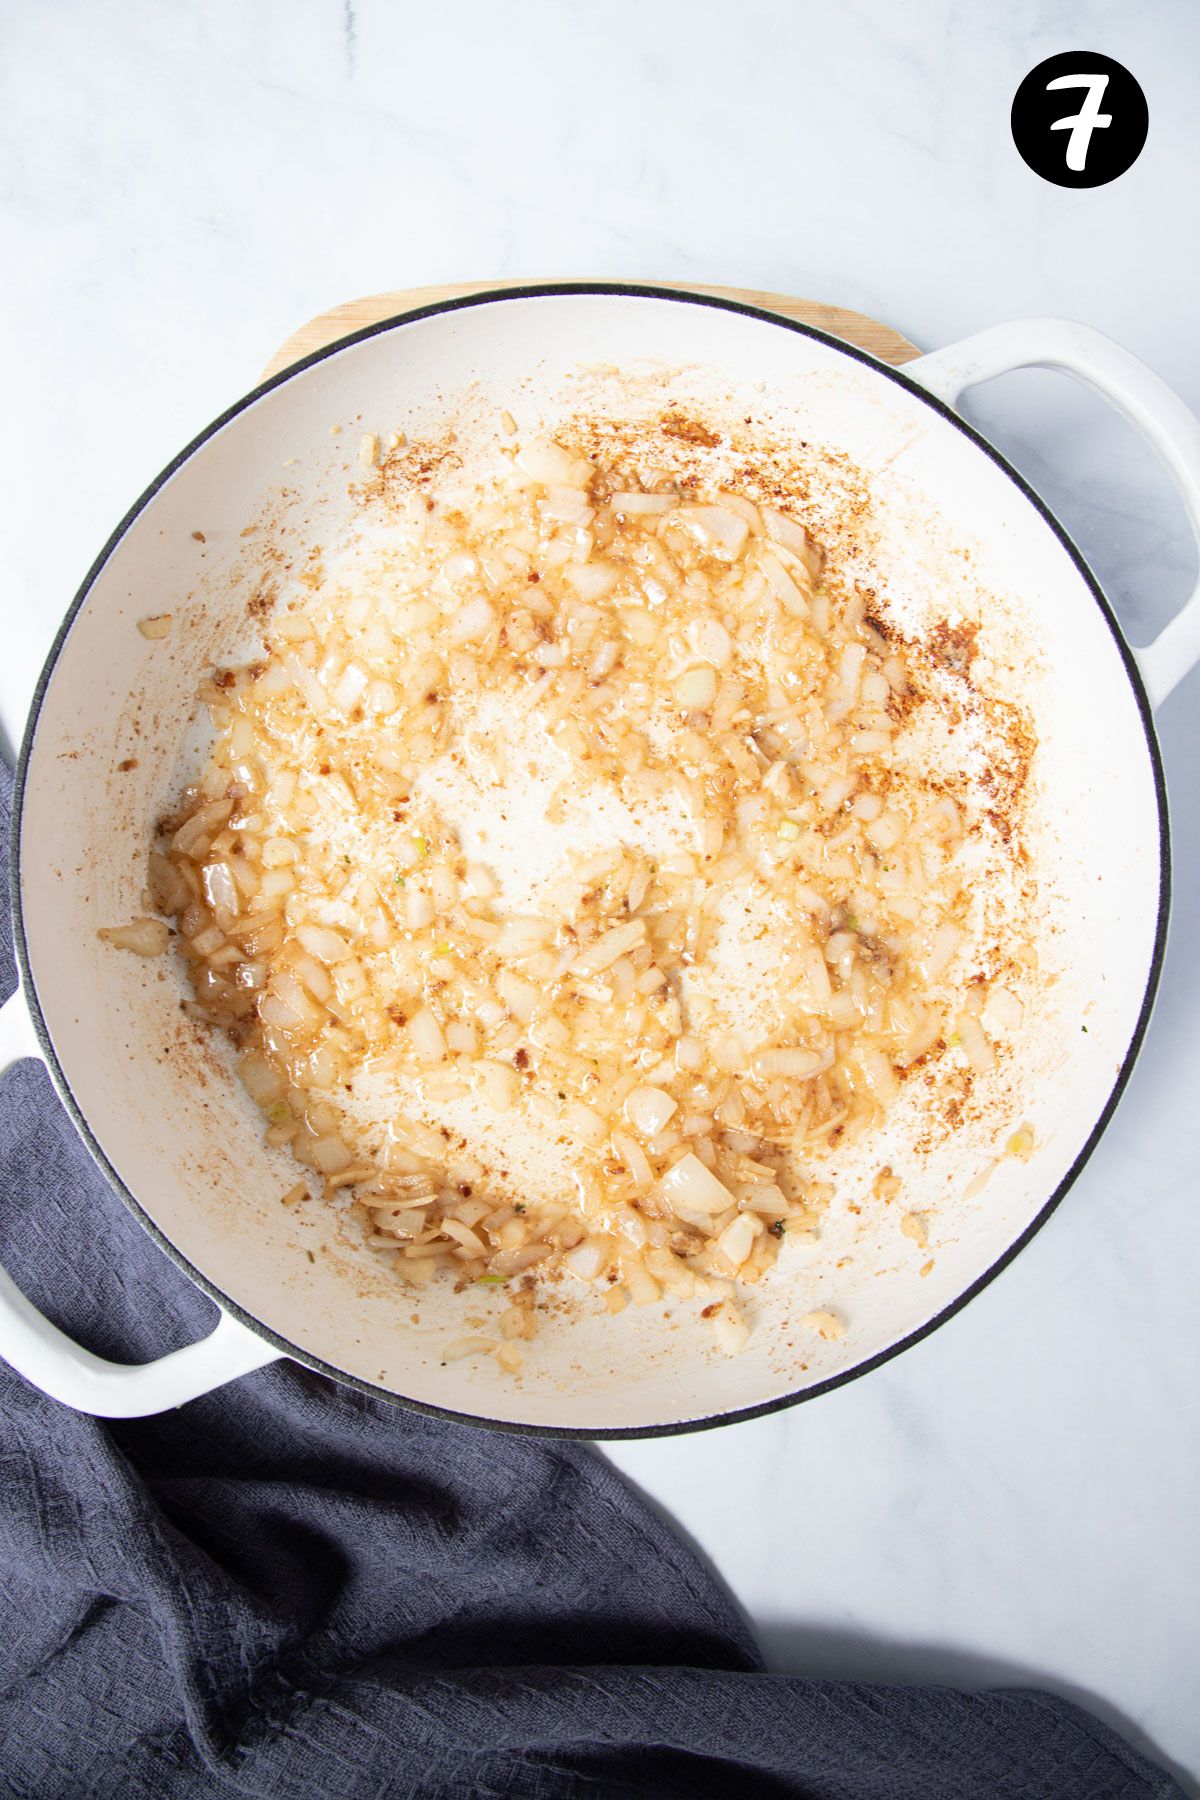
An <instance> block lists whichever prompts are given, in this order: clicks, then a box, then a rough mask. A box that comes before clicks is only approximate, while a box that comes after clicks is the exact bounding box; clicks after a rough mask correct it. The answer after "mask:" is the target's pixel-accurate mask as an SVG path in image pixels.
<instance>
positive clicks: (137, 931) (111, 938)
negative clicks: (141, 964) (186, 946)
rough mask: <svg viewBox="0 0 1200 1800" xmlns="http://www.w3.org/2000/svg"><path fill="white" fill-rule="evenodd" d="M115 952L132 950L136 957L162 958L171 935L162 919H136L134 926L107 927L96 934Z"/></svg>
mask: <svg viewBox="0 0 1200 1800" xmlns="http://www.w3.org/2000/svg"><path fill="white" fill-rule="evenodd" d="M96 936H97V937H98V938H99V939H100V941H101V942H102V943H105V944H111V945H112V946H113V948H114V949H115V950H132V951H133V953H134V955H135V956H161V955H162V954H163V951H164V950H165V949H166V948H167V946H168V944H169V943H170V942H171V934H170V932H169V931H168V929H167V927H166V926H165V925H164V924H163V922H162V920H161V919H146V918H139V919H135V920H134V921H133V923H132V925H106V926H103V927H102V928H101V930H99V931H98V932H97V933H96Z"/></svg>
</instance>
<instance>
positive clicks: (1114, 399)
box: [904, 319, 1200, 707]
mask: <svg viewBox="0 0 1200 1800" xmlns="http://www.w3.org/2000/svg"><path fill="white" fill-rule="evenodd" d="M1029 368H1040V369H1062V370H1063V371H1065V373H1067V374H1068V375H1075V376H1077V377H1078V379H1079V380H1080V381H1082V382H1083V383H1084V384H1085V385H1086V386H1087V387H1090V388H1092V389H1094V390H1095V392H1096V393H1098V394H1102V395H1103V396H1104V398H1105V399H1106V400H1108V401H1109V402H1110V403H1111V404H1112V405H1113V406H1115V407H1116V409H1117V411H1118V412H1119V413H1121V414H1122V415H1123V416H1124V417H1125V418H1126V419H1128V420H1129V422H1130V424H1131V425H1135V426H1136V427H1137V429H1138V430H1139V431H1140V432H1141V434H1142V436H1143V437H1144V438H1145V439H1146V440H1147V442H1148V443H1150V444H1151V445H1152V446H1153V448H1154V449H1155V450H1157V451H1158V454H1159V455H1160V456H1161V458H1162V460H1163V462H1164V463H1165V464H1166V466H1167V469H1168V470H1169V472H1170V474H1171V476H1172V477H1173V479H1174V482H1175V485H1176V487H1177V488H1178V489H1179V493H1180V496H1181V497H1182V500H1183V504H1184V507H1185V508H1186V510H1187V516H1188V523H1189V524H1190V525H1191V528H1192V533H1193V536H1194V537H1195V538H1196V540H1197V543H1198V544H1200V421H1198V420H1197V419H1196V416H1195V414H1194V413H1192V412H1191V411H1190V410H1189V408H1188V407H1186V406H1185V405H1184V403H1183V401H1182V400H1181V399H1180V398H1179V396H1178V395H1177V394H1174V393H1172V391H1171V389H1170V388H1169V387H1168V386H1167V384H1166V382H1165V381H1163V380H1161V379H1160V378H1159V376H1157V375H1156V374H1155V373H1154V372H1153V370H1152V369H1148V368H1147V367H1146V365H1145V363H1143V362H1139V361H1138V359H1137V357H1136V356H1132V355H1130V353H1129V351H1128V350H1123V349H1122V348H1121V346H1120V345H1119V344H1115V343H1114V342H1113V340H1112V339H1111V338H1108V337H1105V336H1104V334H1103V332H1100V331H1093V330H1092V328H1091V326H1090V325H1077V324H1075V323H1074V322H1073V321H1071V320H1070V319H1015V320H1013V322H1012V323H1011V324H1008V325H993V326H992V327H991V328H990V330H988V331H980V332H977V333H976V335H975V336H974V337H969V338H963V340H962V341H961V343H957V344H949V345H947V347H946V348H945V349H944V350H935V351H933V352H932V353H931V354H930V355H929V356H922V357H919V358H918V359H917V360H916V361H915V362H910V363H906V364H905V366H904V373H905V374H906V375H911V376H912V378H913V380H914V381H917V382H919V383H920V384H921V386H922V387H923V388H925V390H926V391H927V392H928V393H930V394H933V395H934V396H935V398H937V399H938V400H944V401H945V402H946V404H947V405H948V406H953V405H955V403H956V402H957V400H958V398H959V396H960V395H961V394H963V393H965V392H966V390H967V388H971V387H974V386H975V385H976V384H977V383H978V382H981V381H991V380H992V378H993V377H994V376H996V375H1006V374H1008V372H1009V370H1010V369H1029ZM1133 655H1134V659H1135V661H1136V662H1137V665H1138V668H1139V669H1140V670H1141V675H1142V680H1143V681H1144V682H1145V684H1146V691H1147V693H1148V694H1149V696H1150V704H1151V706H1155V707H1157V706H1160V705H1161V704H1162V702H1163V701H1164V700H1165V699H1166V697H1167V695H1168V694H1169V693H1170V692H1171V689H1172V688H1173V687H1175V685H1176V683H1177V682H1179V681H1181V680H1182V679H1183V677H1184V676H1185V675H1186V674H1187V672H1188V670H1189V669H1191V668H1193V667H1194V666H1195V664H1196V663H1197V662H1198V661H1200V585H1197V587H1196V588H1195V589H1194V591H1193V592H1192V595H1191V597H1190V598H1189V599H1188V600H1187V601H1186V602H1185V603H1184V605H1183V606H1182V607H1181V609H1180V611H1179V612H1177V613H1176V615H1175V617H1174V618H1173V619H1172V620H1171V622H1170V624H1169V625H1167V626H1165V627H1164V628H1163V630H1162V631H1160V632H1159V634H1158V636H1157V637H1156V638H1155V640H1154V642H1153V643H1152V644H1147V645H1146V646H1145V648H1144V649H1141V650H1136V649H1135V650H1134V652H1133Z"/></svg>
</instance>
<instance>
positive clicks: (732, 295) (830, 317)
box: [263, 281, 921, 377]
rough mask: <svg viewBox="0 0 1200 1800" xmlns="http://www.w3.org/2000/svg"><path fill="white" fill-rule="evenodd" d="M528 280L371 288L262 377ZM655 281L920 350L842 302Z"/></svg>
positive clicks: (904, 358) (297, 336)
mask: <svg viewBox="0 0 1200 1800" xmlns="http://www.w3.org/2000/svg"><path fill="white" fill-rule="evenodd" d="M529 285H530V284H529V282H528V281H459V282H452V283H450V284H449V285H448V286H445V287H420V288H399V289H397V290H396V292H395V293H391V294H369V295H368V296H367V298H366V299H365V300H347V301H344V302H343V304H342V305H341V306H333V307H331V308H330V309H329V311H328V312H323V313H321V314H320V315H319V316H318V317H317V318H315V319H310V320H309V322H308V324H307V325H302V326H301V327H300V329H299V331H294V332H293V333H292V335H291V337H290V338H288V340H287V342H286V343H284V344H281V345H280V346H279V349H278V350H277V351H276V352H275V354H274V356H273V357H272V358H271V360H270V362H269V363H268V364H267V366H266V368H265V370H264V371H263V374H264V377H265V376H270V375H278V374H279V372H280V370H281V369H286V368H287V367H288V366H289V364H291V363H294V362H299V360H300V358H301V357H302V356H311V355H312V353H313V351H314V350H323V349H324V348H325V346H326V344H332V343H336V341H337V339H338V338H343V337H347V336H348V335H349V334H350V333H351V332H352V331H361V330H362V329H363V327H364V326H365V325H377V324H378V323H379V321H380V320H381V319H390V318H394V317H395V315H396V314H397V313H403V312H411V311H412V309H413V308H414V307H418V306H433V305H436V303H437V302H438V301H439V300H458V299H461V297H462V296H463V295H464V294H482V293H485V292H487V291H489V290H494V289H496V288H514V287H528V286H529ZM655 285H657V286H659V287H669V288H679V289H681V290H682V291H684V292H685V293H692V294H714V295H716V296H717V298H718V299H721V300H740V301H741V302H742V303H743V305H746V306H759V307H762V308H763V310H764V311H766V312H775V313H779V314H780V316H781V317H782V318H785V319H798V320H799V321H800V323H801V324H802V325H815V326H816V327H817V328H818V329H819V330H821V331H827V332H829V334H830V336H831V337H839V338H844V339H845V341H846V342H847V343H848V344H854V345H856V346H857V348H858V349H860V350H866V351H868V352H869V354H870V355H871V356H876V357H878V358H879V361H880V362H885V363H892V364H893V365H894V366H898V365H899V364H900V363H906V362H910V361H911V360H912V358H913V357H914V356H920V354H921V352H920V351H919V350H918V349H917V347H916V345H915V344H910V343H909V341H908V339H907V338H904V337H901V336H900V333H899V332H898V331H893V330H892V328H891V326H890V325H884V324H882V323H881V322H880V321H879V320H878V319H871V318H868V317H867V315H866V314H865V313H859V312H850V311H849V310H848V309H847V308H846V307H844V306H826V305H825V303H824V302H823V301H821V300H794V299H792V298H791V297H790V295H787V294H766V293H760V292H759V291H758V290H757V289H752V288H727V287H700V286H697V285H695V284H693V283H691V282H681V281H663V282H658V283H656V284H655Z"/></svg>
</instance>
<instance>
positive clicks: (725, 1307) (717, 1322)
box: [710, 1300, 750, 1356]
mask: <svg viewBox="0 0 1200 1800" xmlns="http://www.w3.org/2000/svg"><path fill="white" fill-rule="evenodd" d="M710 1323H711V1325H712V1328H713V1335H714V1337H715V1338H716V1340H717V1343H718V1345H719V1347H720V1348H721V1349H722V1350H723V1351H724V1352H725V1354H726V1356H738V1355H740V1354H741V1352H742V1351H743V1350H744V1349H745V1348H746V1345H747V1344H748V1343H749V1342H750V1327H749V1325H748V1324H747V1323H746V1320H745V1318H744V1317H743V1315H742V1314H741V1313H740V1312H739V1311H738V1309H737V1307H736V1306H735V1305H734V1303H733V1301H732V1300H722V1301H721V1302H720V1304H719V1305H718V1307H717V1310H716V1312H715V1313H713V1314H712V1315H711V1317H710Z"/></svg>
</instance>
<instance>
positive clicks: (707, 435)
mask: <svg viewBox="0 0 1200 1800" xmlns="http://www.w3.org/2000/svg"><path fill="white" fill-rule="evenodd" d="M661 423H662V428H663V435H664V436H665V437H671V438H680V439H681V440H682V441H683V442H684V443H685V444H700V445H702V446H703V448H704V449H705V450H715V449H716V447H717V445H718V444H719V443H720V442H721V434H720V432H719V431H713V429H712V428H711V426H708V425H705V424H703V423H702V422H701V421H700V420H699V419H689V418H687V417H686V416H685V415H684V414H683V413H675V412H667V413H664V414H663V416H662V421H661Z"/></svg>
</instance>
